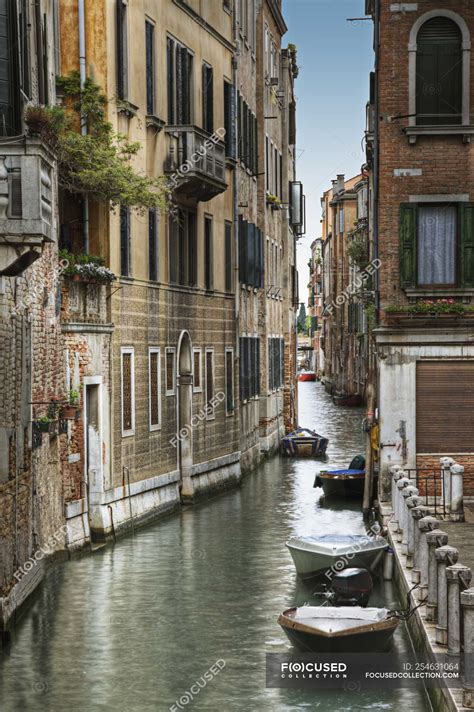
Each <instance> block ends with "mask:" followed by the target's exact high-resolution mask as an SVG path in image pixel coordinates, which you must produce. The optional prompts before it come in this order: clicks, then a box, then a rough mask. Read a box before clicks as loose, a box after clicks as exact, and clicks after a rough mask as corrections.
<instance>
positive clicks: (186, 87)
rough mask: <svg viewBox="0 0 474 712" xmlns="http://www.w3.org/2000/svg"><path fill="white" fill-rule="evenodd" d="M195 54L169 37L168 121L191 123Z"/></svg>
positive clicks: (180, 124)
mask: <svg viewBox="0 0 474 712" xmlns="http://www.w3.org/2000/svg"><path fill="white" fill-rule="evenodd" d="M192 68H193V55H192V54H191V52H190V51H189V50H188V49H187V47H184V46H183V45H181V44H179V43H178V42H176V41H175V40H174V39H172V38H171V37H168V43H167V73H168V80H167V84H168V92H167V93H168V123H169V124H171V125H178V126H183V125H187V124H190V123H191V114H192V112H191V106H192V101H191V98H192Z"/></svg>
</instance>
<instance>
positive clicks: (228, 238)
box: [224, 222, 234, 292]
mask: <svg viewBox="0 0 474 712" xmlns="http://www.w3.org/2000/svg"><path fill="white" fill-rule="evenodd" d="M224 229H225V245H224V252H225V276H224V289H225V291H226V292H232V291H233V286H234V285H233V282H234V280H233V276H234V275H233V273H234V263H233V259H232V257H233V250H232V223H231V222H226V223H225V228H224Z"/></svg>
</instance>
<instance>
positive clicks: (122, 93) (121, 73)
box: [116, 0, 128, 99]
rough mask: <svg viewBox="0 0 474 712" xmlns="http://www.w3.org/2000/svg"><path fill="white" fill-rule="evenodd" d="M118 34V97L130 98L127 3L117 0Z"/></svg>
mask: <svg viewBox="0 0 474 712" xmlns="http://www.w3.org/2000/svg"><path fill="white" fill-rule="evenodd" d="M116 12H117V21H116V36H117V97H118V98H119V99H127V98H128V36H127V3H125V2H124V0H117V6H116Z"/></svg>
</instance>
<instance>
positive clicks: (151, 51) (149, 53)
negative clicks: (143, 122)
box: [145, 20, 155, 116]
mask: <svg viewBox="0 0 474 712" xmlns="http://www.w3.org/2000/svg"><path fill="white" fill-rule="evenodd" d="M145 60H146V112H147V114H148V115H150V116H153V115H154V114H155V27H154V25H152V23H151V22H148V20H147V21H145Z"/></svg>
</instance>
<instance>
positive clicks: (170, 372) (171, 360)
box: [165, 346, 176, 396]
mask: <svg viewBox="0 0 474 712" xmlns="http://www.w3.org/2000/svg"><path fill="white" fill-rule="evenodd" d="M165 365H166V395H167V396H172V395H174V392H175V385H176V369H175V350H174V348H173V347H171V346H169V347H167V348H166V364H165Z"/></svg>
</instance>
